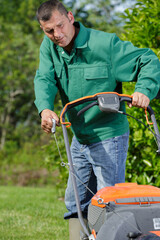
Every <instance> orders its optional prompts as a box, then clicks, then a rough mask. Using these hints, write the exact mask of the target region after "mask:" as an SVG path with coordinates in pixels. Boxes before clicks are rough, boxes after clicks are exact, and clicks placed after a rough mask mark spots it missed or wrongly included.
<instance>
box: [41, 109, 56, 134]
mask: <svg viewBox="0 0 160 240" xmlns="http://www.w3.org/2000/svg"><path fill="white" fill-rule="evenodd" d="M52 118H54V119H55V120H56V125H57V126H59V117H58V116H57V114H56V113H55V112H53V111H51V110H49V109H44V110H43V111H42V112H41V128H42V129H43V131H44V132H46V133H50V132H51V128H52V125H53V123H52Z"/></svg>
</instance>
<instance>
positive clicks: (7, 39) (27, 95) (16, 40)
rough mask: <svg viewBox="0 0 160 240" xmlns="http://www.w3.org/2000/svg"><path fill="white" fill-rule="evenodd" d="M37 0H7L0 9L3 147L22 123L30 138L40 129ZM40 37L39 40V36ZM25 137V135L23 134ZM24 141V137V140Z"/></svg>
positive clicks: (0, 127) (0, 134)
mask: <svg viewBox="0 0 160 240" xmlns="http://www.w3.org/2000/svg"><path fill="white" fill-rule="evenodd" d="M36 6H37V4H35V1H33V0H30V1H15V0H13V1H9V0H5V4H2V6H1V9H0V15H1V17H0V37H1V45H0V52H1V55H0V68H1V72H0V96H1V105H0V115H1V117H0V148H1V149H3V147H4V145H5V142H6V141H8V140H12V141H14V140H15V141H17V142H18V139H14V135H15V130H16V128H17V126H18V125H19V124H23V126H24V129H28V132H26V134H27V135H28V138H30V136H31V131H30V130H29V129H31V128H32V134H33V132H34V130H37V122H38V123H39V121H38V120H39V119H38V118H37V117H35V116H36V115H37V110H36V109H35V107H34V104H33V102H34V91H33V79H34V75H35V71H36V68H37V63H38V46H39V44H40V40H41V38H40V36H42V34H41V35H40V34H39V26H38V23H37V21H36V19H35V11H36ZM36 32H37V34H36V35H34V34H35V33H36ZM38 37H39V39H38ZM21 136H22V135H21ZM21 140H22V139H21ZM18 144H20V142H18Z"/></svg>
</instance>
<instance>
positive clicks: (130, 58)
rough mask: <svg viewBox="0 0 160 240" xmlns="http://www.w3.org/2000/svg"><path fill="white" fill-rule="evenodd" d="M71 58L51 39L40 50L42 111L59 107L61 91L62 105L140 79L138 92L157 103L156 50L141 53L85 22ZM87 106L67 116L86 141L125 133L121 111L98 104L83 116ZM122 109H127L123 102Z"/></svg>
mask: <svg viewBox="0 0 160 240" xmlns="http://www.w3.org/2000/svg"><path fill="white" fill-rule="evenodd" d="M75 24H79V25H80V31H79V34H78V36H77V38H76V39H75V43H74V48H73V50H72V52H71V54H70V55H68V54H67V52H65V51H64V49H63V48H61V47H59V46H57V45H55V44H54V43H53V42H52V41H51V40H50V39H49V38H48V37H47V36H45V37H44V40H43V42H42V44H41V47H40V64H39V69H38V70H37V72H36V76H35V81H34V83H35V95H36V100H35V104H36V106H37V108H38V111H39V113H40V112H41V111H42V110H43V109H50V110H53V109H54V99H55V96H56V93H57V89H59V92H60V95H61V99H62V103H63V105H65V104H66V103H67V102H70V101H73V100H75V99H77V98H80V97H83V96H88V95H92V94H95V93H98V92H113V91H117V92H119V93H121V92H122V89H121V82H130V81H134V80H136V81H137V83H136V87H135V91H137V92H141V93H143V94H145V95H146V96H148V97H149V98H150V99H153V98H154V97H155V96H156V95H157V92H158V90H159V79H160V63H159V60H158V58H157V57H156V55H155V54H154V53H153V52H152V51H151V50H150V49H139V48H136V47H134V46H133V45H132V44H131V43H130V42H123V41H121V40H120V39H119V38H118V37H117V36H116V35H115V34H112V33H105V32H102V31H97V30H93V29H88V28H85V27H84V26H83V25H82V24H81V23H75ZM82 107H84V105H81V106H78V107H76V108H74V109H72V110H69V112H68V114H67V117H68V119H69V121H70V122H71V123H72V130H73V132H74V134H75V135H76V137H77V139H78V140H79V142H80V143H83V144H89V143H93V142H99V141H101V140H105V139H107V138H110V137H114V136H118V135H121V134H124V133H125V132H126V131H127V130H128V129H129V126H128V121H127V118H126V117H125V116H124V115H121V114H118V113H111V114H106V113H103V112H101V111H100V110H99V108H98V106H94V107H93V108H91V109H89V110H88V111H87V112H85V113H84V114H82V115H81V116H80V117H77V111H79V110H80V109H81V108H82ZM121 109H123V110H125V106H124V105H123V104H122V106H121Z"/></svg>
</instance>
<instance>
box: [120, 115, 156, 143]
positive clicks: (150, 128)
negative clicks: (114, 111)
mask: <svg viewBox="0 0 160 240" xmlns="http://www.w3.org/2000/svg"><path fill="white" fill-rule="evenodd" d="M118 113H121V114H123V115H126V116H128V117H131V118H133V119H135V120H136V121H138V122H139V123H141V124H143V126H145V127H146V128H147V129H148V130H149V131H150V132H151V133H152V134H153V136H154V139H155V142H156V144H157V146H158V143H157V139H158V141H159V142H160V137H159V136H158V135H157V134H155V133H154V132H153V131H152V129H151V128H150V127H148V126H147V125H146V124H145V123H143V122H142V121H141V120H139V119H138V118H135V117H133V116H132V115H130V114H128V113H125V112H123V111H118ZM156 138H157V139H156Z"/></svg>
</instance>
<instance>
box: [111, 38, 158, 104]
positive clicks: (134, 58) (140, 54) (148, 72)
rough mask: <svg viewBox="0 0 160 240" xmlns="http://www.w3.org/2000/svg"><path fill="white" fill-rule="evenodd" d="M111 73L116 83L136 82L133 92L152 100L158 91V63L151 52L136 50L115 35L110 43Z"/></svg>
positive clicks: (142, 49)
mask: <svg viewBox="0 0 160 240" xmlns="http://www.w3.org/2000/svg"><path fill="white" fill-rule="evenodd" d="M111 56H112V63H113V72H114V74H115V78H116V81H117V82H130V81H137V83H136V85H135V92H141V93H143V94H145V95H146V96H148V97H149V99H150V100H152V99H153V98H154V97H156V95H157V93H158V91H159V89H160V62H159V59H158V58H157V56H156V55H155V54H154V53H153V51H152V50H150V49H148V48H137V47H135V46H133V44H132V43H131V42H127V41H121V40H120V39H119V38H118V37H117V36H116V35H115V34H114V36H113V38H112V43H111Z"/></svg>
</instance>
